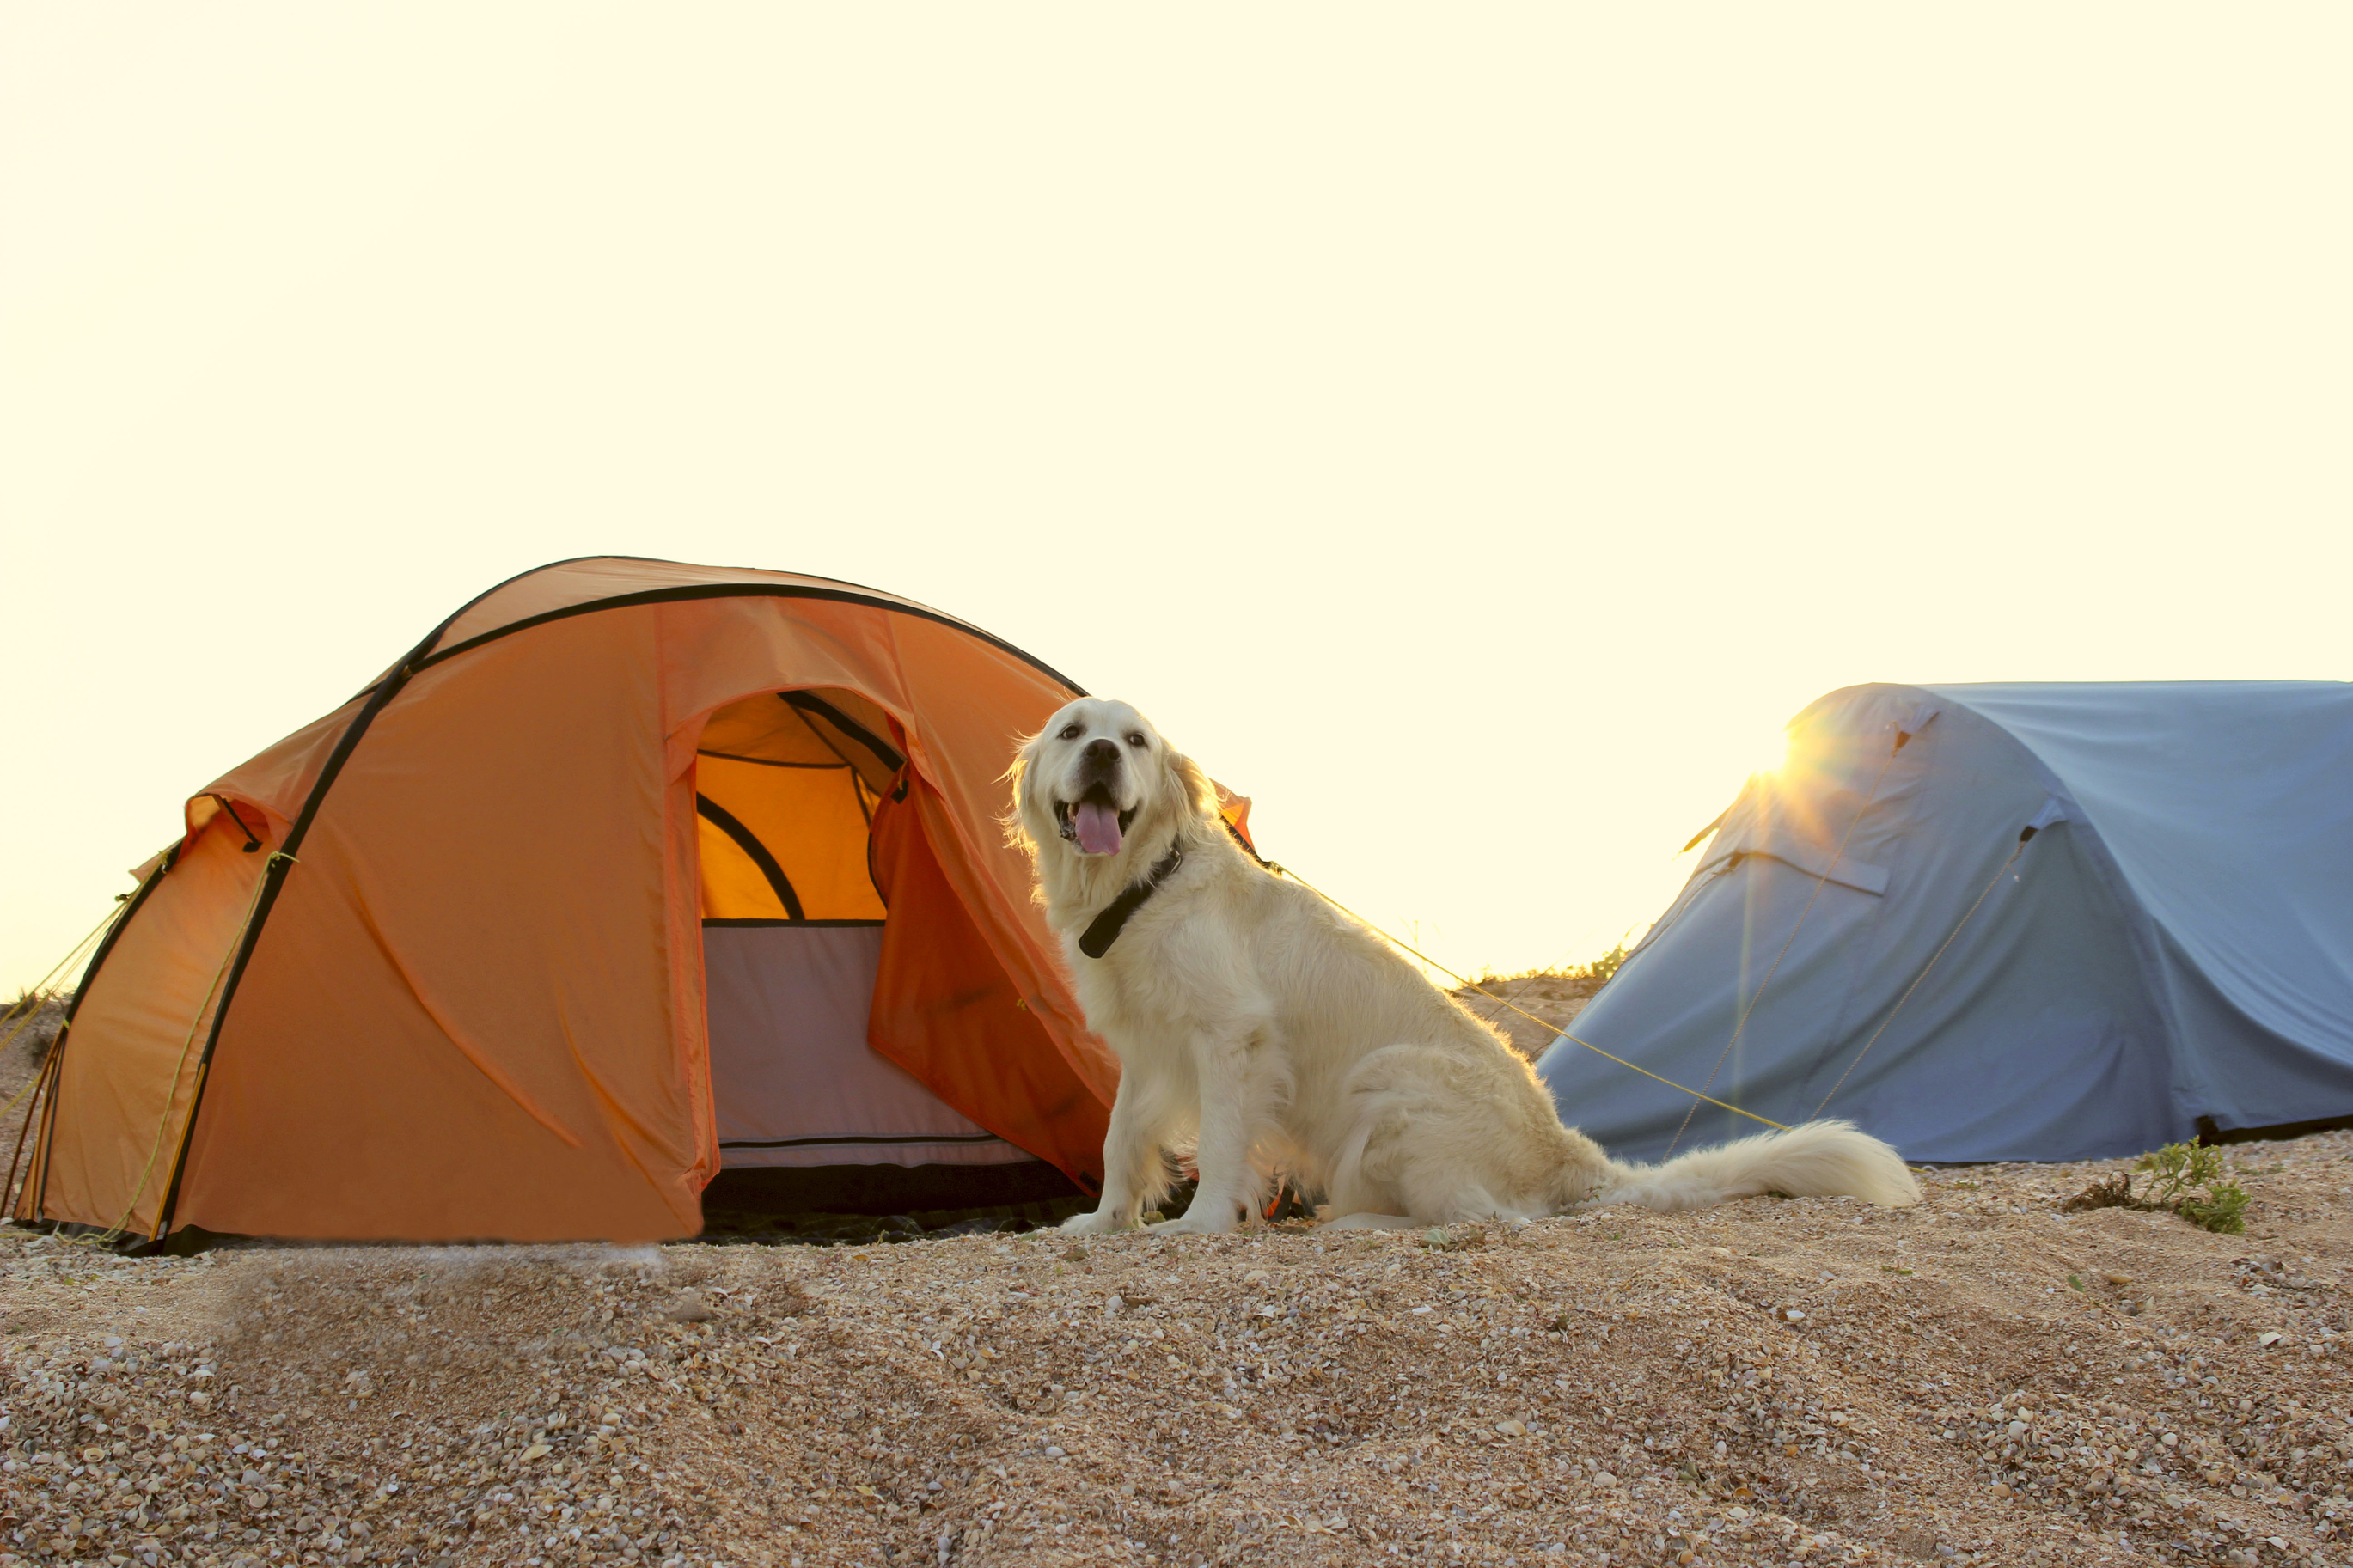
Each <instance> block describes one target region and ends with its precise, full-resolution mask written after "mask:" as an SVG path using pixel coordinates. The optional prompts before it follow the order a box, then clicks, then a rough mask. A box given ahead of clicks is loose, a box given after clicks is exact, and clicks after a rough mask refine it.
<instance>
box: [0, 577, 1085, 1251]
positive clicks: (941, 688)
mask: <svg viewBox="0 0 2353 1568" xmlns="http://www.w3.org/2000/svg"><path fill="white" fill-rule="evenodd" d="M779 694H807V701H806V702H805V704H804V706H805V709H806V711H805V712H803V711H801V710H796V711H795V712H794V713H786V707H787V706H788V705H789V704H788V703H787V701H786V700H784V699H781V698H780V697H779ZM1076 694H1077V689H1076V688H1075V687H1073V686H1072V685H1071V683H1070V682H1069V681H1067V680H1066V679H1063V678H1062V677H1060V675H1058V674H1056V673H1055V672H1054V671H1053V670H1051V669H1049V668H1046V667H1045V666H1043V665H1041V664H1039V662H1037V661H1036V660H1034V659H1032V658H1029V656H1027V655H1025V654H1023V653H1021V652H1019V651H1018V649H1014V648H1012V647H1008V646H1007V645H1005V644H1003V643H1001V642H998V641H997V639H995V638H993V637H989V636H988V635H987V634H986V633H984V632H981V631H980V630H978V629H977V628H976V627H973V626H967V625H965V623H963V622H960V621H957V620H955V619H953V618H952V617H949V616H944V615H941V614H939V613H938V612H936V611H934V610H930V609H927V608H925V607H924V606H923V605H917V604H914V603H913V602H912V601H909V600H905V599H902V598H900V597H898V596H896V595H891V594H886V593H881V592H878V591H876V590H872V589H867V588H861V587H857V586H855V585H852V584H841V583H835V582H831V581H828V580H826V579H822V578H815V577H804V576H797V575H793V574H786V573H775V572H758V571H748V570H731V569H716V568H710V567H700V566H686V565H680V564H676V563H667V562H656V561H637V560H628V559H620V558H611V557H605V558H596V559H591V560H585V561H576V562H568V563H561V564H558V565H554V566H550V567H547V568H544V569H542V570H540V571H537V572H533V573H529V574H524V575H523V576H521V577H518V578H516V579H514V580H512V582H509V583H506V584H501V586H499V587H497V588H495V589H493V590H491V592H490V593H488V594H485V595H482V596H481V597H480V599H477V600H476V601H474V602H473V603H472V604H470V605H467V606H466V607H465V608H464V609H462V610H461V611H459V613H458V614H457V615H456V616H452V617H451V618H450V619H449V621H448V622H447V623H445V624H444V625H443V626H440V627H439V628H438V629H437V630H436V631H435V632H434V633H433V635H432V636H430V637H427V638H426V639H425V640H424V641H423V642H422V643H420V644H419V645H418V646H417V648H416V649H415V650H414V651H413V652H412V653H411V654H410V655H409V656H408V657H407V658H405V659H403V660H402V661H401V662H400V663H399V664H397V665H396V666H395V667H394V668H391V669H390V670H387V671H386V672H385V675H384V676H383V677H382V678H381V679H379V680H378V681H377V682H376V684H375V685H374V686H372V687H370V688H369V689H367V690H365V691H364V692H362V693H360V694H359V695H358V696H356V697H354V698H353V700H351V701H350V702H348V703H346V704H344V705H343V707H342V708H341V709H339V710H336V711H335V712H334V713H332V714H330V715H328V716H327V717H326V718H324V719H322V720H321V721H318V722H317V723H315V724H312V725H311V726H310V727H309V728H307V729H305V730H303V731H300V732H298V733H296V734H294V735H292V736H290V737H288V738H287V739H286V740H285V741H283V742H280V743H279V744H278V745H276V746H274V747H272V748H270V749H269V751H267V752H263V753H262V754H261V755H260V756H259V757H256V758H254V759H253V760H252V761H251V762H248V763H246V764H245V765H243V766H242V767H239V768H237V769H236V770H234V771H232V772H231V773H229V774H228V775H227V777H225V778H223V779H221V780H219V781H218V782H217V783H216V784H213V785H211V786H210V787H209V788H208V789H207V790H206V791H205V792H204V793H203V794H202V795H198V796H197V797H196V798H195V800H194V801H193V802H192V803H191V804H190V806H189V809H188V813H187V832H186V836H185V838H183V839H182V841H181V842H180V844H179V845H178V846H177V847H176V848H175V849H174V851H173V852H172V853H171V855H170V856H168V857H167V858H165V860H164V861H163V862H160V863H159V864H158V865H157V867H156V868H153V869H152V870H151V871H150V872H149V874H148V876H147V879H146V880H145V881H144V882H143V883H142V888H141V890H140V892H139V894H138V895H137V896H136V897H135V898H134V900H132V904H131V905H130V906H129V910H128V912H127V914H126V915H125V917H124V918H123V920H122V921H121V922H120V923H119V924H118V926H117V928H116V930H115V931H114V933H113V936H112V938H111V941H110V942H109V944H108V946H107V948H106V949H105V950H104V951H102V952H101V954H100V959H99V961H98V962H97V963H95V964H94V965H93V968H92V971H91V973H90V975H89V977H87V978H86V980H85V982H84V984H83V987H82V992H81V995H80V1000H79V1004H78V1006H77V1010H76V1012H75V1014H74V1016H73V1019H72V1022H71V1024H70V1026H69V1029H68V1031H67V1034H66V1037H65V1043H64V1045H63V1046H62V1047H61V1048H60V1050H59V1052H58V1055H57V1057H56V1058H55V1059H54V1062H53V1064H52V1068H51V1075H50V1079H49V1083H48V1088H47V1091H46V1092H47V1100H46V1103H45V1106H44V1108H43V1110H42V1112H41V1117H40V1121H39V1123H38V1132H37V1145H36V1148H35V1150H34V1152H33V1163H32V1166H31V1175H30V1178H29V1179H28V1180H27V1181H26V1184H25V1187H24V1189H23V1193H22V1195H21V1196H20V1198H19V1200H18V1205H17V1214H18V1216H19V1217H22V1218H31V1219H45V1220H59V1221H70V1222H75V1223H79V1224H82V1225H87V1226H101V1227H109V1228H118V1227H119V1228H120V1229H121V1230H123V1231H125V1232H128V1233H136V1234H140V1235H145V1236H151V1237H155V1236H161V1235H163V1234H164V1232H166V1231H168V1230H171V1229H174V1228H177V1227H179V1226H203V1227H205V1228H206V1229H208V1230H213V1231H221V1232H232V1233H240V1234H247V1235H269V1236H283V1237H346V1238H355V1239H356V1238H406V1239H418V1240H427V1239H453V1238H469V1237H484V1238H488V1237H502V1238H511V1239H525V1240H537V1239H562V1238H597V1237H601V1238H611V1239H651V1238H658V1237H675V1236H681V1235H690V1234H692V1233H693V1232H695V1231H696V1230H698V1229H699V1228H700V1226H701V1222H702V1215H701V1206H700V1197H701V1194H702V1188H703V1186H704V1184H706V1183H707V1182H709V1180H710V1179H711V1178H712V1175H713V1174H714V1173H715V1172H716V1171H717V1170H718V1169H719V1163H720V1155H719V1150H718V1144H717V1138H716V1133H715V1131H714V1123H713V1116H712V1104H711V1089H710V1071H709V1066H708V1060H707V1055H706V1046H705V1033H704V1029H705V1025H704V1007H703V991H702V985H703V976H702V929H701V922H702V918H703V917H704V915H705V913H706V912H712V913H724V912H727V910H741V911H742V912H744V913H746V914H753V915H759V914H765V913H768V912H770V911H769V905H768V904H767V903H765V902H763V900H770V899H772V898H774V899H777V900H781V899H782V898H784V897H786V895H787V893H789V895H790V896H791V897H792V898H793V899H794V900H796V901H797V902H799V903H802V904H804V905H808V906H813V907H816V908H820V909H825V910H835V909H839V910H840V911H842V912H843V915H844V917H845V918H856V917H869V916H880V915H881V897H880V895H881V894H882V893H886V892H887V893H888V894H889V895H890V897H891V900H892V904H891V913H890V920H889V921H888V922H886V925H885V929H884V937H883V940H884V953H885V957H884V973H885V976H886V983H885V984H883V985H881V986H880V987H878V995H877V1005H876V1006H875V1008H874V1011H873V1013H872V1016H871V1024H870V1029H871V1044H872V1045H873V1047H874V1048H875V1049H876V1050H878V1051H880V1052H881V1054H883V1055H884V1056H886V1057H888V1058H891V1059H892V1060H893V1061H895V1062H897V1063H899V1064H900V1065H901V1066H902V1067H904V1068H907V1069H908V1070H909V1071H910V1072H913V1074H914V1075H915V1076H916V1077H917V1078H918V1079H921V1080H922V1081H923V1083H924V1084H925V1085H926V1086H927V1087H928V1088H929V1089H931V1090H932V1091H933V1092H934V1093H935V1094H937V1095H938V1096H939V1097H940V1098H941V1099H943V1100H946V1101H947V1102H948V1104H950V1105H951V1106H953V1107H954V1108H955V1110H959V1111H961V1112H963V1113H964V1114H965V1116H967V1117H969V1118H971V1119H972V1120H973V1121H976V1122H978V1123H979V1124H980V1125H981V1126H982V1127H984V1128H986V1129H987V1130H988V1131H991V1132H994V1133H997V1135H999V1136H1001V1137H1003V1138H1006V1139H1007V1140H1008V1141H1009V1142H1014V1143H1016V1144H1018V1146H1019V1147H1021V1148H1022V1149H1024V1150H1026V1151H1028V1152H1029V1153H1031V1154H1033V1155H1036V1156H1038V1157H1039V1158H1042V1159H1046V1160H1049V1161H1050V1162H1052V1163H1055V1164H1057V1165H1059V1166H1060V1168H1061V1169H1062V1170H1063V1171H1065V1172H1066V1173H1069V1174H1070V1175H1071V1176H1072V1177H1073V1178H1074V1179H1077V1180H1079V1181H1081V1182H1082V1183H1085V1184H1092V1183H1093V1181H1094V1180H1095V1179H1096V1178H1097V1177H1098V1176H1099V1167H1098V1162H1099V1161H1100V1157H1101V1154H1100V1152H1101V1146H1102V1137H1103V1123H1104V1121H1105V1118H1106V1115H1107V1111H1108V1107H1109V1104H1110V1101H1111V1099H1112V1095H1113V1089H1114V1087H1115V1085H1116V1082H1117V1065H1116V1063H1115V1061H1114V1060H1113V1058H1112V1057H1111V1056H1110V1054H1109V1052H1108V1051H1107V1050H1106V1049H1105V1048H1104V1047H1103V1044H1102V1042H1101V1041H1100V1040H1098V1039H1096V1038H1095V1037H1092V1035H1090V1034H1089V1033H1088V1032H1087V1030H1086V1028H1085V1026H1084V1024H1083V1022H1082V1018H1081V1016H1080V1013H1079V1009H1078V1006H1077V1004H1076V1002H1075V1000H1074V999H1073V997H1072V996H1071V992H1070V989H1069V983H1068V980H1067V978H1066V976H1065V975H1064V973H1063V972H1062V969H1061V965H1060V959H1059V957H1058V954H1057V951H1056V948H1055V946H1054V942H1053V939H1052V938H1051V936H1050V934H1049V933H1048V932H1047V931H1046V930H1045V928H1044V925H1043V923H1042V921H1041V920H1040V918H1039V912H1038V910H1037V908H1036V906H1035V905H1034V904H1033V902H1032V901H1031V899H1030V894H1029V867H1028V864H1027V861H1026V859H1025V858H1024V857H1023V856H1022V855H1021V854H1019V853H1018V851H1016V850H1014V849H1012V848H1010V847H1008V846H1007V845H1006V843H1005V840H1004V834H1003V830H1002V828H1001V827H1000V826H999V824H998V821H997V817H998V814H999V812H1000V810H1001V807H1002V795H1003V790H1004V786H1003V784H1002V783H1001V775H1002V774H1003V773H1004V770H1005V767H1006V764H1007V762H1008V758H1009V756H1010V754H1011V747H1012V744H1013V742H1014V740H1015V738H1016V737H1017V736H1019V735H1022V734H1026V733H1028V732H1029V731H1034V730H1035V729H1037V728H1038V727H1039V725H1040V724H1042V723H1043V722H1044V721H1045V719H1046V718H1047V717H1048V716H1049V715H1050V713H1051V712H1052V711H1053V710H1054V709H1055V708H1057V707H1058V706H1060V704H1061V703H1063V702H1064V701H1067V700H1069V699H1070V698H1071V697H1072V696H1073V695H1076ZM818 699H826V700H822V701H820V700H818ZM788 721H789V722H788ZM878 724H879V725H881V726H884V727H886V728H887V731H888V732H887V734H885V733H881V732H879V731H876V730H875V729H874V726H876V725H878ZM860 736H863V737H864V740H863V741H860ZM818 747H822V748H824V749H825V750H828V751H830V752H833V753H834V754H835V755H836V756H838V757H839V759H841V761H842V762H843V763H847V764H848V771H844V770H843V769H842V768H840V767H838V766H834V764H832V763H823V762H822V753H821V752H819V751H818V750H816V749H815V748H818ZM795 748H798V750H796V749H795ZM804 753H806V754H804ZM893 756H895V757H897V758H898V759H900V760H901V763H902V765H901V766H899V767H898V769H897V770H896V772H895V773H893V772H892V771H891V769H890V766H889V763H890V760H891V759H892V757H893ZM812 759H816V761H812ZM801 765H807V766H812V767H814V766H818V765H823V766H829V767H834V771H833V772H832V773H829V774H828V775H826V780H827V781H828V782H826V783H825V784H824V786H823V788H822V789H820V788H819V787H818V785H817V784H807V785H806V791H807V793H806V797H805V798H804V797H803V796H801V795H794V796H791V797H790V799H787V798H786V796H785V795H776V794H775V793H774V791H773V790H769V789H768V785H769V784H774V785H775V788H776V789H784V788H786V785H785V784H783V783H778V782H776V781H784V780H787V779H790V778H794V777H795V775H792V774H791V773H790V770H791V769H793V768H794V767H796V766H801ZM763 769H765V770H768V771H767V772H766V773H763V772H762V771H761V770H763ZM853 775H854V776H853ZM810 777H811V778H815V777H817V775H816V774H815V773H811V774H810ZM790 787H791V788H794V789H802V788H804V783H803V782H799V781H796V782H793V783H792V784H791V786H790ZM764 791H767V793H764ZM894 797H895V798H894ZM730 802H733V805H731V804H730ZM795 803H798V804H795ZM764 812H765V813H769V814H770V815H771V816H776V819H777V821H782V820H784V819H785V818H791V819H792V820H793V821H802V820H804V819H806V820H807V821H809V822H818V823H824V822H834V823H839V824H840V825H842V826H841V831H840V834H839V835H836V836H835V837H831V838H828V837H825V836H824V835H823V834H818V835H816V836H815V837H812V838H811V839H810V841H809V842H810V846H811V847H809V848H808V849H807V852H806V856H805V858H804V859H803V861H801V862H799V863H797V864H795V865H791V866H787V865H785V864H783V858H789V857H788V856H786V855H785V852H783V851H776V852H773V853H770V854H768V855H767V856H766V857H765V859H763V858H762V856H761V854H760V853H759V850H760V848H761V845H760V844H759V843H758V842H756V841H758V840H762V839H765V840H766V841H767V842H768V843H771V844H773V843H775V842H777V841H778V837H779V835H778V830H777V829H776V826H775V824H773V823H771V824H769V825H768V826H763V820H764V819H763V818H762V813H764ZM777 814H781V816H777ZM870 819H871V822H872V825H873V826H872V833H871V839H872V850H873V859H872V860H871V863H869V864H866V865H861V864H860V858H862V857H863V856H864V854H865V850H864V849H862V848H861V849H860V850H859V851H858V852H857V856H858V857H859V858H853V857H852V856H851V855H850V853H849V851H847V850H844V849H842V848H841V847H840V846H841V845H843V844H846V843H849V842H851V841H852V840H853V839H854V840H855V841H857V842H859V843H860V844H862V843H863V842H864V836H865V834H866V824H867V822H868V821H869V820H870ZM728 822H732V823H733V824H734V828H733V830H730V829H728V828H726V827H724V826H721V825H722V824H723V823H728ZM747 844H749V845H751V847H749V848H746V847H745V845H747ZM828 846H830V847H828ZM792 853H793V854H802V851H800V850H795V851H793V852H792ZM731 856H733V857H735V858H733V859H730V858H729V857H731ZM771 862H773V863H774V864H773V868H771V866H770V863H771ZM772 869H773V874H772ZM861 871H871V880H870V879H868V878H867V877H863V876H861V875H860V872H861ZM764 879H765V880H764ZM776 912H777V913H779V914H781V913H783V912H784V911H783V910H781V909H778V910H776ZM810 918H817V917H816V916H814V915H812V916H811V917H810ZM894 928H895V929H894Z"/></svg>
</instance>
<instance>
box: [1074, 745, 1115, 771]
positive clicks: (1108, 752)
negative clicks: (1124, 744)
mask: <svg viewBox="0 0 2353 1568" xmlns="http://www.w3.org/2000/svg"><path fill="white" fill-rule="evenodd" d="M1080 755H1081V756H1082V757H1084V758H1085V759H1086V760H1087V761H1088V762H1091V763H1097V764H1099V765H1106V766H1107V765H1109V764H1110V763H1115V762H1117V761H1119V747H1118V746H1117V745H1116V744H1115V743H1114V742H1110V741H1089V742H1087V749H1086V750H1085V751H1084V752H1081V753H1080Z"/></svg>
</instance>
